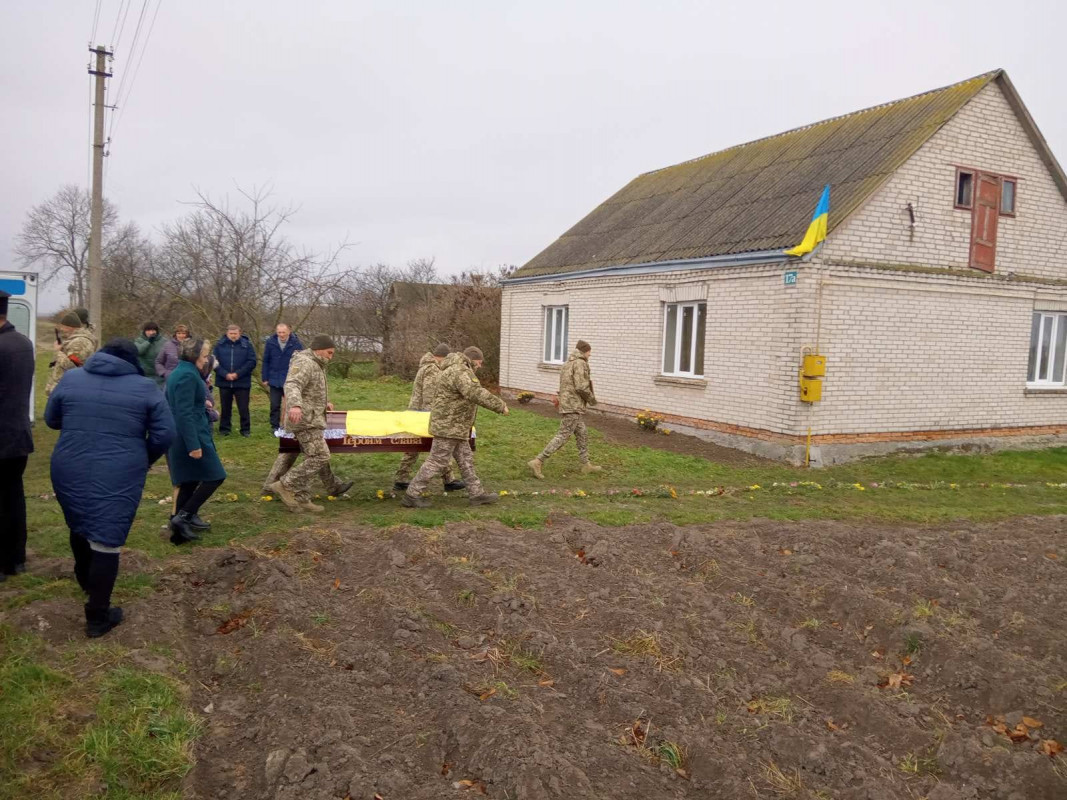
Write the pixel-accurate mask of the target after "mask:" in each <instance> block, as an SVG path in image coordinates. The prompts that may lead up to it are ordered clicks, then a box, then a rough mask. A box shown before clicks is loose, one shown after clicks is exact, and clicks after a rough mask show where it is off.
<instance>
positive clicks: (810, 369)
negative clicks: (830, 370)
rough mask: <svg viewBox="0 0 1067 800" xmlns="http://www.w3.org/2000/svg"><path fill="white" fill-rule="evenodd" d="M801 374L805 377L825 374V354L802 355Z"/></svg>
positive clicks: (818, 376)
mask: <svg viewBox="0 0 1067 800" xmlns="http://www.w3.org/2000/svg"><path fill="white" fill-rule="evenodd" d="M802 374H803V375H804V376H805V377H807V378H821V377H822V376H823V375H825V374H826V356H820V355H817V354H810V355H806V356H804V367H803V371H802Z"/></svg>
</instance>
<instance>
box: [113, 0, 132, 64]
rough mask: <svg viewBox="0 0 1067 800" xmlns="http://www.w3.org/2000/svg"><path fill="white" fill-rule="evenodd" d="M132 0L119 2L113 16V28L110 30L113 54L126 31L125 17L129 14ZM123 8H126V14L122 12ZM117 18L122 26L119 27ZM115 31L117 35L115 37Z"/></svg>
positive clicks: (120, 0)
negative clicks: (120, 19)
mask: <svg viewBox="0 0 1067 800" xmlns="http://www.w3.org/2000/svg"><path fill="white" fill-rule="evenodd" d="M132 2H133V0H129V2H127V0H119V11H118V13H117V14H116V15H115V27H114V28H113V29H112V30H111V52H115V48H116V47H118V46H119V41H120V40H121V39H122V32H123V31H124V30H125V29H126V15H127V14H129V13H130V5H131V4H132ZM123 6H125V7H126V13H125V14H124V13H123V11H122V8H123ZM119 17H121V18H122V26H121V27H119ZM116 31H117V32H118V35H117V36H116Z"/></svg>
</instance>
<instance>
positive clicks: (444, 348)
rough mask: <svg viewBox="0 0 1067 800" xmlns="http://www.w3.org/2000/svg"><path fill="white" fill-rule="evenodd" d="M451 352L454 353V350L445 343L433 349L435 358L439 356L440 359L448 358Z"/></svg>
mask: <svg viewBox="0 0 1067 800" xmlns="http://www.w3.org/2000/svg"><path fill="white" fill-rule="evenodd" d="M451 352H452V348H451V347H449V346H448V345H447V344H445V343H444V342H441V344H439V345H437V347H435V348H434V349H433V354H434V355H435V356H437V357H438V358H444V357H445V356H447V355H448V354H449V353H451Z"/></svg>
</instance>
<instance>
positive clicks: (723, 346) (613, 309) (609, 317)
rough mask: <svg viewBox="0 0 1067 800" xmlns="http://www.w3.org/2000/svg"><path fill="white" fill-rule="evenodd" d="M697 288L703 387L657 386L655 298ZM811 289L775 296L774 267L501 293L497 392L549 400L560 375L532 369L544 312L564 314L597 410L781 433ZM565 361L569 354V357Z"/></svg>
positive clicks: (659, 328) (789, 420)
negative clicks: (563, 308)
mask: <svg viewBox="0 0 1067 800" xmlns="http://www.w3.org/2000/svg"><path fill="white" fill-rule="evenodd" d="M694 285H698V286H699V287H700V288H701V289H703V287H705V286H706V293H707V304H708V316H707V336H706V339H705V357H704V364H705V370H704V371H705V382H703V383H695V382H694V383H691V384H689V385H679V384H670V383H663V382H662V381H657V380H656V378H657V376H659V375H660V372H661V360H660V359H661V354H662V337H663V297H664V296H665V295H664V293H665V292H669V291H671V290H672V288H673V287H687V288H686V289H684V290H682V295H683V296H687V297H688V296H689V295H690V294H691V292H692V287H693V286H694ZM805 285H806V286H807V291H810V290H811V285H812V284H811V282H810V280H807V279H806V278H805V277H803V273H802V280H801V286H797V287H789V288H787V287H784V286H783V281H782V268H781V267H780V266H761V267H743V268H732V269H719V270H713V271H712V270H705V271H688V272H672V273H665V274H659V275H641V276H631V277H625V276H620V277H618V278H596V279H592V280H576V281H565V282H559V283H556V284H552V283H537V284H533V285H527V286H522V285H519V286H508V287H506V288H505V289H504V299H503V309H502V314H501V327H502V335H501V348H502V349H501V385H502V386H506V387H509V388H513V389H527V390H533V391H537V392H543V393H546V394H547V393H554V392H556V390H557V388H558V386H559V373H558V371H555V370H549V369H545V368H544V367H543V366H541V364H540V362H541V359H542V355H543V353H542V347H543V344H542V336H543V326H544V321H543V319H544V314H543V307H544V306H546V305H557V304H558V305H563V304H565V305H567V306H568V307H569V315H570V322H569V342H568V347H569V348H573V346H574V343H575V342H577V341H578V339H585V340H587V341H588V342H589V343H590V344H592V346H593V357H592V360H591V362H590V363H591V367H592V373H593V381H594V384H595V386H596V393H597V397H598V398H599V399H600V400H602V401H603V402H604V403H607V404H611V405H617V406H625V407H631V408H635V407H636V408H650V409H653V410H656V411H661V412H666V413H669V414H675V415H678V416H681V417H692V418H697V419H707V420H716V421H719V422H724V423H728V424H731V425H738V426H744V427H750V428H760V429H764V430H768V431H775V432H788V431H792V430H793V429H794V428H795V427H796V424H797V423H796V416H797V414H798V413H799V412H800V410H801V409H800V408H799V407H798V405H797V402H796V399H795V395H796V388H795V385H796V369H797V366H798V364H799V362H798V361H797V356H796V354H797V353H798V352H799V346H800V339H801V337H802V330H801V323H800V319H799V318H800V315H801V314H803V313H805V309H804V307H803V306H802V304H801V303H800V302H798V299H797V298H799V297H800V296H801V295H802V294H803V293H805V291H806V290H805V288H804V287H805ZM568 352H569V351H568Z"/></svg>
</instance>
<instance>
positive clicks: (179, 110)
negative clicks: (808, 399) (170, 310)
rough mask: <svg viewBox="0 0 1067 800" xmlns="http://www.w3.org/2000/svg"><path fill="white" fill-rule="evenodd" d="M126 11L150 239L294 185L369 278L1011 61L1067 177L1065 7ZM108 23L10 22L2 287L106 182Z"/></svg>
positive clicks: (309, 0)
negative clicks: (58, 206)
mask: <svg viewBox="0 0 1067 800" xmlns="http://www.w3.org/2000/svg"><path fill="white" fill-rule="evenodd" d="M122 3H123V0H101V2H100V7H101V13H100V18H99V22H98V25H97V37H96V38H97V41H99V42H100V43H103V44H107V45H115V46H116V52H115V60H114V64H113V69H114V73H115V77H114V79H112V81H111V90H110V97H109V102H111V103H114V102H116V93H117V91H118V88H119V81H120V80H121V79H122V76H123V74H124V73H131V74H133V75H135V76H136V77H135V78H133V81H134V82H133V84H132V90H130V91H127V90H128V89H129V88H130V79H129V78H128V79H127V86H126V88H125V89H123V93H124V94H128V97H127V98H126V99H121V98H120V99H119V102H120V103H121V104H122V106H123V112H122V116H121V118H119V120H118V123H117V126H116V127H115V128H114V130H113V137H114V141H113V143H112V145H111V155H110V157H109V158H108V159H107V162H108V164H107V172H106V177H107V180H106V184H105V187H104V188H105V194H106V196H107V197H108V198H109V199H110V200H111V201H112V202H113V203H115V204H116V205H117V206H118V207H119V210H120V213H121V214H122V216H123V218H124V219H130V220H134V221H136V222H137V223H138V224H140V225H141V227H142V228H143V229H145V230H146V231H149V232H151V231H154V230H155V229H156V228H157V227H158V226H159V225H160V223H162V222H164V221H166V220H169V219H173V218H175V217H177V216H179V215H181V214H182V213H183V212H184V211H186V210H187V209H186V208H185V207H183V206H182V205H181V203H182V201H188V200H190V199H192V198H193V196H194V190H195V189H196V188H199V189H201V190H202V191H205V192H207V193H209V194H211V195H214V196H222V195H225V194H227V193H229V194H230V195H231V196H232V195H234V186H235V185H240V186H242V187H252V186H255V185H264V184H272V185H273V187H274V198H275V200H276V201H277V202H278V203H279V204H283V205H284V204H295V205H298V206H299V207H300V211H299V214H298V215H297V216H296V218H295V220H294V222H293V224H292V225H291V226H290V227H289V229H288V235H289V237H290V238H291V239H292V240H293V241H295V242H297V243H299V244H303V245H307V246H308V247H311V248H314V249H322V248H326V247H328V246H330V245H331V244H334V243H337V242H339V241H341V240H343V239H348V240H349V241H351V242H353V243H355V246H354V247H353V248H352V249H351V250H350V251H349V253H350V260H351V263H352V264H355V265H359V264H369V263H374V262H377V261H385V262H388V263H393V264H397V265H400V264H403V263H404V262H406V261H408V260H409V259H413V258H419V257H434V258H436V260H437V264H438V266H439V268H440V269H441V271H442V272H443V273H446V274H448V273H453V272H458V271H460V270H463V269H468V268H471V267H476V268H493V267H495V266H497V265H499V264H519V265H521V264H523V263H525V262H526V261H527V260H528V259H529V258H531V257H532V256H534V255H535V254H536V253H537V252H539V251H540V250H541V249H542V248H544V247H545V246H547V245H548V244H549V243H550V242H551V241H552V240H553V239H555V238H556V237H557V236H558V235H559V234H561V233H562V232H563V231H564V230H566V229H567V228H568V227H570V226H571V225H572V224H574V223H575V222H577V221H578V219H580V218H581V217H582V216H584V215H585V214H586V213H587V212H588V211H590V210H591V209H592V208H593V207H594V206H595V205H597V204H598V203H599V202H600V201H602V200H603V199H604V198H606V197H607V196H608V195H610V194H612V193H613V192H614V191H616V190H617V189H619V188H620V187H621V186H623V185H624V184H625V183H626V182H627V181H629V180H630V179H631V178H633V177H634V176H635V175H637V174H639V173H641V172H644V171H647V170H649V169H655V168H658V167H663V166H666V165H669V164H672V163H677V162H679V161H683V160H686V159H689V158H693V157H696V156H699V155H703V154H705V153H709V152H713V151H715V150H719V149H721V148H723V147H728V146H730V145H733V144H738V143H741V142H745V141H748V140H751V139H754V138H758V137H761V136H766V135H769V134H773V133H777V132H780V131H783V130H786V129H789V128H792V127H796V126H798V125H804V124H807V123H810V122H814V121H817V120H819V119H823V118H826V117H829V116H834V115H837V114H842V113H846V112H849V111H853V110H856V109H859V108H862V107H865V106H869V105H874V104H877V103H881V102H885V101H889V100H893V99H896V98H899V97H904V96H906V95H911V94H915V93H918V92H921V91H925V90H927V89H932V88H935V87H939V86H943V85H945V84H949V83H954V82H956V81H959V80H962V79H964V78H967V77H970V76H973V75H976V74H979V73H982V72H986V71H988V70H990V69H993V68H995V67H1004V68H1005V69H1007V71H1008V74H1009V75H1010V76H1011V78H1012V80H1013V82H1014V83H1015V85H1016V87H1017V88H1018V90H1019V91H1020V93H1021V94H1022V97H1023V100H1024V101H1025V102H1026V103H1027V105H1028V106H1029V108H1030V111H1031V113H1032V114H1033V116H1034V118H1035V120H1036V121H1037V124H1038V125H1039V126H1040V127H1041V129H1042V131H1043V133H1044V134H1045V137H1046V138H1047V139H1048V142H1049V144H1050V145H1051V147H1052V150H1053V152H1054V153H1055V154H1056V155H1057V157H1058V158H1059V160H1060V162H1061V163H1064V162H1065V161H1067V104H1065V102H1064V99H1063V98H1064V84H1065V79H1067V67H1065V66H1064V65H1065V62H1064V60H1063V48H1064V45H1063V31H1064V30H1065V29H1067V10H1065V4H1063V3H1058V2H1054V0H1043V2H1042V1H1038V0H1015V2H1012V3H1004V2H992V0H967V2H956V0H940V1H939V2H934V3H903V2H857V0H850V1H849V2H819V0H807V1H805V0H799V1H798V0H790V1H788V2H777V1H774V2H771V1H769V0H751V1H750V2H743V3H717V2H715V3H713V2H706V1H704V2H671V1H670V0H656V2H643V3H637V2H620V0H603V1H598V2H593V1H592V0H588V1H583V0H569V1H568V2H554V0H538V1H537V2H530V1H529V0H526V2H511V1H510V0H493V1H492V2H490V0H482V1H481V2H471V1H469V0H449V2H399V0H392V2H360V1H359V0H305V1H304V2H302V3H294V2H292V0H286V1H285V2H276V1H275V0H254V1H253V0H241V1H240V2H238V1H237V0H228V1H225V2H224V0H129V8H130V12H129V14H128V17H127V18H126V22H125V28H124V30H123V32H122V34H121V36H118V34H117V32H116V30H115V28H116V22H117V21H120V20H119V10H120V6H121V5H122ZM157 3H161V5H159V6H158V8H159V11H158V17H157V18H156V21H155V26H154V28H153V29H152V34H151V38H150V39H149V40H148V42H147V49H146V50H145V51H144V57H143V61H142V62H141V66H140V69H139V70H138V71H136V72H134V71H133V68H134V67H135V66H136V61H137V59H138V58H139V57H140V44H141V43H142V42H144V41H145V38H146V34H147V33H148V29H149V27H150V24H151V20H152V18H153V16H155V14H156V10H157ZM96 6H97V3H96V0H77V2H76V1H75V0H65V1H64V0H3V2H2V3H0V30H2V31H3V32H4V48H3V49H2V50H0V72H2V74H3V78H2V80H0V100H2V102H3V108H4V109H5V113H4V114H3V116H4V123H5V124H3V125H2V126H0V152H2V153H3V156H2V158H3V162H2V166H3V179H2V181H3V183H2V185H3V187H4V190H3V192H0V268H3V267H6V266H8V265H9V264H11V265H13V264H14V257H13V254H12V253H11V249H12V246H13V244H14V237H15V235H16V234H17V232H18V229H19V227H20V225H21V223H22V221H23V219H24V217H25V214H26V212H27V210H28V209H29V208H30V206H32V205H33V204H35V203H39V202H41V201H43V200H45V199H47V198H48V197H49V196H50V195H51V194H52V193H53V192H55V190H56V189H57V188H59V187H60V186H61V185H63V184H66V183H77V184H81V185H87V184H88V163H89V161H88V151H89V119H90V106H89V78H88V75H87V74H86V63H87V60H88V55H89V54H88V52H87V46H86V45H87V42H88V40H89V37H90V34H91V31H92V25H93V16H94V10H95V8H96ZM142 7H143V8H144V9H145V15H144V23H143V25H142V30H141V35H140V39H139V41H138V46H137V49H136V50H135V51H134V55H133V63H131V51H130V47H131V44H132V43H133V34H134V30H135V28H136V25H137V20H138V18H139V17H140V14H141V10H142ZM116 39H117V41H116ZM64 289H65V287H62V286H60V287H54V288H53V289H51V290H49V292H48V296H49V301H50V302H49V303H48V305H50V306H52V307H55V306H56V305H58V303H59V302H60V300H61V298H65V295H66V292H65V291H64Z"/></svg>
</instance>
